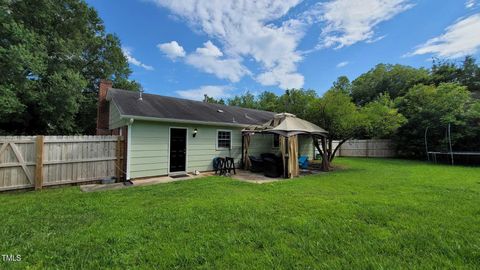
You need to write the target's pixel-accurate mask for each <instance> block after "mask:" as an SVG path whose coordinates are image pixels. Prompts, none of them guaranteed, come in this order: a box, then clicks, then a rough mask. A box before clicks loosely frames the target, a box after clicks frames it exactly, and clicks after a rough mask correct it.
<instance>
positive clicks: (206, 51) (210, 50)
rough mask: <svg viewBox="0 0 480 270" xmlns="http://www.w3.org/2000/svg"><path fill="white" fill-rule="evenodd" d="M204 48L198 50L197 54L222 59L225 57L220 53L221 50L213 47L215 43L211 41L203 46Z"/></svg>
mask: <svg viewBox="0 0 480 270" xmlns="http://www.w3.org/2000/svg"><path fill="white" fill-rule="evenodd" d="M203 46H204V47H203V48H197V50H196V52H197V53H198V54H201V55H204V56H212V57H220V56H223V53H222V52H221V51H220V49H219V48H218V47H217V46H215V45H213V43H212V42H211V41H210V40H209V41H207V42H205V43H204V44H203Z"/></svg>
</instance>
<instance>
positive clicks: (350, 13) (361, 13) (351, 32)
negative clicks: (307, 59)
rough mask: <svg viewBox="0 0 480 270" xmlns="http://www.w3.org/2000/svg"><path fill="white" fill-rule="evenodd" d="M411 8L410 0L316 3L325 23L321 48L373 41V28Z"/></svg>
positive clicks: (351, 0)
mask: <svg viewBox="0 0 480 270" xmlns="http://www.w3.org/2000/svg"><path fill="white" fill-rule="evenodd" d="M411 7H413V4H410V3H409V0H362V1H358V0H332V1H329V2H326V3H321V4H319V7H318V8H319V11H318V13H319V14H321V20H322V21H324V22H325V24H326V25H325V27H324V28H323V29H322V34H321V38H322V41H321V44H320V47H335V48H337V49H339V48H342V47H345V46H350V45H353V44H355V43H357V42H360V41H367V42H374V41H378V40H380V39H381V38H382V37H381V38H380V39H379V38H375V31H374V30H375V26H377V25H378V24H379V23H381V22H383V21H386V20H389V19H391V18H393V17H394V16H395V15H397V14H399V13H401V12H403V11H405V10H407V9H409V8H411Z"/></svg>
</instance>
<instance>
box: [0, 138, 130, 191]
mask: <svg viewBox="0 0 480 270" xmlns="http://www.w3.org/2000/svg"><path fill="white" fill-rule="evenodd" d="M124 152H125V151H124V142H123V138H122V137H121V136H1V137H0V191H2V190H13V189H22V188H31V187H35V189H40V188H42V187H44V186H51V185H62V184H71V183H78V182H86V181H92V180H98V179H102V178H105V177H113V176H116V177H117V178H123V177H124V176H123V171H124V165H123V164H124V157H123V156H124Z"/></svg>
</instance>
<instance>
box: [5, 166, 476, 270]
mask: <svg viewBox="0 0 480 270" xmlns="http://www.w3.org/2000/svg"><path fill="white" fill-rule="evenodd" d="M336 164H337V165H341V166H342V167H344V168H345V169H344V170H341V171H336V172H332V173H328V174H323V175H317V176H310V177H305V178H300V179H295V180H288V181H281V182H276V183H272V184H263V185H258V184H249V183H244V182H239V181H235V180H231V179H229V178H223V177H209V178H203V179H199V180H192V181H181V182H176V183H170V184H163V185H155V186H148V187H134V188H129V189H123V190H117V191H105V192H97V193H82V192H80V190H79V188H78V187H67V188H60V189H47V190H43V191H41V192H27V193H13V194H12V193H10V194H0V254H19V255H21V256H22V260H21V262H16V263H12V262H10V263H6V262H2V261H1V257H0V269H8V268H18V269H24V268H27V267H30V268H32V269H43V268H72V269H80V268H91V269H100V268H117V269H118V268H136V267H137V268H168V269H171V268H179V269H190V268H215V269H232V268H234V269H235V268H236V269H259V268H263V269H272V268H277V269H278V268H281V269H292V268H300V269H305V268H307V269H318V268H325V269H332V268H343V269H428V268H450V269H451V268H470V269H474V268H476V269H478V268H480V168H466V167H450V166H442V165H429V164H426V163H421V162H413V161H401V160H381V159H360V158H359V159H354V158H349V159H347V158H341V159H337V161H336Z"/></svg>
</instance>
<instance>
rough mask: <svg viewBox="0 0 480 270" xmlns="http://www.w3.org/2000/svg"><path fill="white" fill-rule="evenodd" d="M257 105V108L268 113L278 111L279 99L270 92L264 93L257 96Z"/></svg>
mask: <svg viewBox="0 0 480 270" xmlns="http://www.w3.org/2000/svg"><path fill="white" fill-rule="evenodd" d="M257 104H258V105H257V107H258V108H259V109H261V110H266V111H270V112H277V111H279V98H278V96H277V95H275V93H272V92H268V91H265V92H262V93H261V94H260V95H258V97H257Z"/></svg>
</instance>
